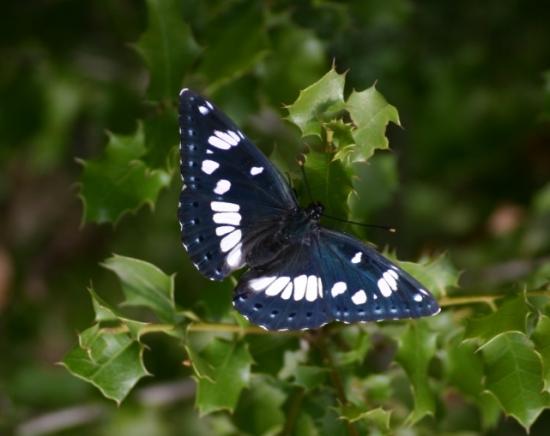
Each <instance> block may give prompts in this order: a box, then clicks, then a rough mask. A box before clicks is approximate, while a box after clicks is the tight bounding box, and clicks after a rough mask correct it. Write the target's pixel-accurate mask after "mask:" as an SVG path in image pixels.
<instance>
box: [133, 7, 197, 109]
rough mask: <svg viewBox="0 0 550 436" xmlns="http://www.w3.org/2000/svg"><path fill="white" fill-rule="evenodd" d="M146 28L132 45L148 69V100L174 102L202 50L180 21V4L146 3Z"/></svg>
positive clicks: (181, 20) (189, 30)
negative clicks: (185, 76)
mask: <svg viewBox="0 0 550 436" xmlns="http://www.w3.org/2000/svg"><path fill="white" fill-rule="evenodd" d="M146 4H147V14H148V27H147V30H146V31H145V33H143V34H142V36H141V38H140V39H139V41H138V42H137V44H135V49H136V50H137V52H138V53H139V54H140V55H141V57H142V58H143V60H144V61H145V63H146V64H147V67H148V69H149V88H148V91H147V96H148V97H149V98H150V99H152V100H163V99H173V98H175V96H176V95H177V92H178V90H179V89H180V88H181V84H182V80H183V77H184V74H185V72H186V71H187V70H189V68H190V67H191V65H193V63H194V62H195V59H196V58H197V56H198V54H199V53H200V51H201V49H200V47H199V45H198V44H197V43H196V42H195V39H194V38H193V35H192V34H191V29H190V28H189V26H188V25H187V24H186V23H185V22H184V21H183V19H182V10H181V5H180V2H178V1H176V0H146Z"/></svg>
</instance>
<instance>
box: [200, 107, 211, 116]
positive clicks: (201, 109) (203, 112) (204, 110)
mask: <svg viewBox="0 0 550 436" xmlns="http://www.w3.org/2000/svg"><path fill="white" fill-rule="evenodd" d="M199 112H200V113H201V114H202V115H206V114H207V113H208V112H210V109H208V108H207V107H206V106H199Z"/></svg>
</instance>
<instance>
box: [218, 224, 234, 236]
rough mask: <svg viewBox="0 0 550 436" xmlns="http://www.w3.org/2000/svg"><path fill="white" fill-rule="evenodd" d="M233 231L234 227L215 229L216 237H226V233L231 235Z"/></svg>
mask: <svg viewBox="0 0 550 436" xmlns="http://www.w3.org/2000/svg"><path fill="white" fill-rule="evenodd" d="M233 230H235V227H233V226H219V227H216V235H217V236H223V235H227V234H228V233H231V232H232V231H233Z"/></svg>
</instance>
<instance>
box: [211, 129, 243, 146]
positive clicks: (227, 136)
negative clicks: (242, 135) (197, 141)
mask: <svg viewBox="0 0 550 436" xmlns="http://www.w3.org/2000/svg"><path fill="white" fill-rule="evenodd" d="M229 132H230V131H228V132H227V133H225V132H220V131H219V130H215V131H214V134H215V135H216V136H217V137H218V138H220V139H221V140H223V141H225V142H227V144H229V145H230V146H231V145H232V146H235V145H237V144H238V143H239V139H238V138H237V139H235V138H233V136H231V135H230V134H229Z"/></svg>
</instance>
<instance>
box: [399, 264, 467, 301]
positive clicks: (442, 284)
mask: <svg viewBox="0 0 550 436" xmlns="http://www.w3.org/2000/svg"><path fill="white" fill-rule="evenodd" d="M397 264H398V265H399V266H400V267H401V268H403V269H404V270H405V271H407V272H408V273H409V274H411V275H412V276H413V277H414V278H415V279H417V280H418V281H419V282H420V283H422V284H423V285H424V286H425V287H426V288H427V289H428V290H429V291H430V292H431V293H432V294H434V295H435V296H436V297H443V296H445V295H446V294H447V289H449V288H452V287H457V286H458V277H459V275H460V273H459V272H458V271H457V270H456V268H455V267H454V266H453V264H452V263H451V261H450V260H449V258H448V256H447V255H446V254H441V255H440V256H439V257H436V258H427V257H426V258H424V259H420V261H419V262H405V261H399V260H398V261H397Z"/></svg>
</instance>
